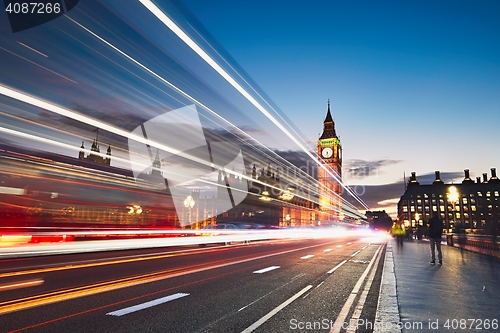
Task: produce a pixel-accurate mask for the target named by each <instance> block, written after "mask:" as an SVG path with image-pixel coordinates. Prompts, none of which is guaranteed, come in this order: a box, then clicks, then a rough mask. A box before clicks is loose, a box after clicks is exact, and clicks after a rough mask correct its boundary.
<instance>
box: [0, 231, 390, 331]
mask: <svg viewBox="0 0 500 333" xmlns="http://www.w3.org/2000/svg"><path fill="white" fill-rule="evenodd" d="M384 245H385V243H384V239H383V238H376V237H367V236H353V235H349V236H343V237H335V238H311V239H295V240H274V241H272V240H271V241H259V242H251V243H250V244H249V245H244V244H235V245H230V246H216V245H212V246H207V247H206V248H198V247H195V246H185V247H181V246H179V247H170V248H155V249H151V250H145V249H143V250H129V251H114V252H101V253H85V254H71V255H58V256H46V257H35V258H22V259H9V260H3V261H1V262H0V331H2V332H51V333H55V332H64V333H68V332H70V333H77V332H85V333H87V332H93V333H97V332H189V333H192V332H354V330H353V327H350V328H348V327H347V326H348V325H347V324H348V323H349V322H357V323H358V330H357V331H356V332H371V329H370V324H371V323H373V322H374V321H375V311H376V307H377V300H378V292H379V288H380V275H381V271H382V264H383V258H384V251H385V246H384Z"/></svg>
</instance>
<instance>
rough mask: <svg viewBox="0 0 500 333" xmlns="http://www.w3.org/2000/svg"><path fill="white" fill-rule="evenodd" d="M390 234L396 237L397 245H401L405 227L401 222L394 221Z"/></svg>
mask: <svg viewBox="0 0 500 333" xmlns="http://www.w3.org/2000/svg"><path fill="white" fill-rule="evenodd" d="M392 234H393V235H394V236H395V237H396V240H397V242H398V246H403V240H404V238H405V236H406V229H405V226H404V224H403V223H401V222H394V224H393V225H392Z"/></svg>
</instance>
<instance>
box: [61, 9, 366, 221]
mask: <svg viewBox="0 0 500 333" xmlns="http://www.w3.org/2000/svg"><path fill="white" fill-rule="evenodd" d="M153 6H154V5H153ZM158 11H159V9H158ZM160 13H162V12H161V11H160ZM163 15H164V14H163ZM165 17H166V16H165ZM67 18H68V19H69V20H71V21H72V22H73V23H75V24H76V25H78V26H79V27H81V28H82V29H84V30H85V31H87V32H88V33H90V34H91V35H92V36H94V37H95V38H97V39H99V40H100V41H102V42H103V43H105V44H106V45H108V46H109V47H111V48H112V49H113V50H115V51H116V52H118V53H120V54H121V55H123V56H124V57H126V58H127V59H129V60H130V61H132V62H133V63H135V64H136V65H138V66H139V67H141V68H142V69H144V70H146V71H147V72H148V73H150V74H151V75H153V76H154V77H156V78H158V79H159V80H161V81H162V82H164V83H165V84H167V85H168V86H169V87H171V88H172V89H174V90H175V91H177V92H178V93H180V94H181V95H183V96H184V97H186V98H188V99H189V100H191V101H193V102H194V103H196V104H197V105H199V106H200V107H202V108H204V109H205V110H207V111H208V112H210V113H211V114H212V115H214V116H216V117H217V118H218V119H219V120H222V121H223V122H224V123H225V124H227V125H230V126H231V127H232V128H234V129H236V130H237V131H238V132H240V133H241V134H244V136H246V137H248V138H250V139H251V140H253V141H255V142H257V143H259V144H261V143H260V142H259V141H258V140H256V139H255V138H253V137H252V136H250V135H249V134H248V133H246V132H244V131H242V130H241V129H239V128H238V127H237V126H235V125H234V124H232V123H231V122H229V121H228V120H226V119H224V118H223V117H221V116H220V115H218V114H217V113H216V112H214V111H213V110H211V109H210V108H209V107H208V106H206V105H204V104H203V103H201V102H200V101H198V100H196V99H195V98H194V97H192V96H190V95H188V94H187V93H185V92H184V91H182V90H181V89H179V88H177V87H176V86H175V85H173V84H172V83H170V82H169V81H167V80H166V79H164V78H163V77H162V76H160V75H159V74H157V73H155V72H154V71H152V70H151V69H149V68H148V67H146V66H145V65H143V64H142V63H140V62H139V61H137V60H135V59H134V58H132V57H131V56H129V55H128V54H126V53H125V52H123V51H122V50H120V49H119V48H117V47H116V46H114V45H113V44H111V43H109V42H108V41H106V40H105V39H104V38H102V37H100V36H99V35H97V34H96V33H94V32H93V31H91V30H90V29H88V28H86V27H85V26H83V25H82V24H80V23H78V22H76V21H75V20H73V19H71V18H70V17H67ZM172 23H173V22H172ZM174 25H175V24H174ZM175 26H176V25H175ZM179 30H180V29H179ZM184 35H185V34H184ZM186 37H187V35H186ZM187 38H188V39H189V37H187ZM189 40H191V39H189ZM193 43H194V42H193ZM207 57H208V55H207ZM208 58H210V57H208ZM210 59H211V58H210ZM204 60H205V59H204ZM242 89H243V88H242ZM240 93H241V92H240ZM245 93H246V91H245ZM246 94H247V95H248V96H250V95H249V94H248V93H246ZM245 97H246V96H245ZM250 98H251V96H250ZM255 102H256V103H257V101H255ZM257 104H258V103H257ZM259 105H260V104H259ZM261 108H262V107H261ZM264 111H265V110H264ZM266 112H267V111H266ZM269 116H271V115H270V114H269ZM271 118H272V119H274V118H273V117H272V116H271ZM274 120H275V119H274ZM275 121H276V120H275ZM281 127H282V126H281ZM282 128H283V129H284V130H285V131H286V129H285V128H284V127H282ZM287 133H288V132H287ZM288 135H289V136H290V133H288ZM133 139H134V140H135V138H133ZM292 139H293V140H294V142H295V141H296V140H295V138H294V137H293V136H292ZM136 141H138V140H136ZM139 142H142V141H139ZM150 145H151V146H153V147H157V148H160V149H163V148H161V147H159V146H158V145H155V144H151V143H150ZM261 145H262V144H261ZM299 146H300V147H301V149H303V150H304V151H305V152H306V153H307V155H308V156H310V157H311V158H312V159H313V160H314V161H315V162H316V163H319V160H317V159H316V158H314V157H313V155H312V154H311V153H310V152H309V151H308V150H307V149H305V147H303V146H301V145H300V143H299ZM262 147H265V148H266V149H267V150H268V151H270V152H271V153H272V154H273V155H275V156H278V157H279V158H281V157H280V156H279V155H278V154H277V153H276V152H273V151H272V150H270V149H269V148H268V147H266V146H264V145H262ZM167 151H169V150H167ZM174 154H175V153H174ZM186 157H187V156H186ZM187 158H189V159H191V160H195V159H194V158H193V157H192V156H189V157H187ZM198 162H199V161H198ZM199 163H200V162H199ZM201 163H202V164H206V163H203V162H201ZM290 164H291V163H290ZM322 167H323V168H325V167H324V166H322ZM325 170H326V171H327V172H328V173H329V174H330V175H331V176H332V177H333V178H334V179H335V180H337V181H338V182H339V183H340V184H341V185H342V187H344V188H345V189H346V190H347V191H348V192H349V193H351V195H352V196H353V197H354V198H355V199H356V200H357V201H360V199H358V197H357V195H356V194H354V193H353V192H352V191H351V190H350V189H349V188H347V187H345V186H344V184H343V183H342V182H341V181H340V180H339V178H338V177H337V176H338V175H337V176H336V175H333V174H332V172H331V171H330V170H328V169H326V168H325ZM300 171H301V172H303V171H302V170H300ZM227 172H229V173H232V174H235V175H238V176H241V177H243V178H245V179H247V180H252V179H251V178H249V177H247V176H246V175H242V174H237V173H234V172H231V170H227ZM306 175H307V174H306ZM307 176H309V175H307ZM252 181H253V180H252ZM263 185H265V184H263ZM328 190H329V189H328ZM331 194H334V196H337V197H339V196H338V194H337V193H335V192H333V191H331ZM343 200H344V199H343ZM346 202H347V201H346ZM360 203H361V204H362V205H364V206H365V207H366V208H368V207H367V206H366V205H365V204H364V203H363V202H362V201H360ZM349 205H350V203H349ZM348 212H349V213H351V214H353V216H354V217H361V215H360V214H359V213H353V212H351V211H348Z"/></svg>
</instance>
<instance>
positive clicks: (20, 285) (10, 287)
mask: <svg viewBox="0 0 500 333" xmlns="http://www.w3.org/2000/svg"><path fill="white" fill-rule="evenodd" d="M43 282H44V281H43V279H38V280H28V281H21V282H15V283H9V284H2V285H0V292H1V291H5V290H13V289H20V288H27V287H34V286H39V285H41V284H43Z"/></svg>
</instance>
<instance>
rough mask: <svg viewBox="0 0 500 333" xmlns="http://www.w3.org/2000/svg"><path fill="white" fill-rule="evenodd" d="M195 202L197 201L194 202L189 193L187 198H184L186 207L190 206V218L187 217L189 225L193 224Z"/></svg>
mask: <svg viewBox="0 0 500 333" xmlns="http://www.w3.org/2000/svg"><path fill="white" fill-rule="evenodd" d="M194 204H195V202H194V199H193V197H192V196H190V195H188V196H187V197H186V199H185V200H184V207H186V208H189V212H188V218H187V221H188V223H189V225H191V208H193V207H194Z"/></svg>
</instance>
